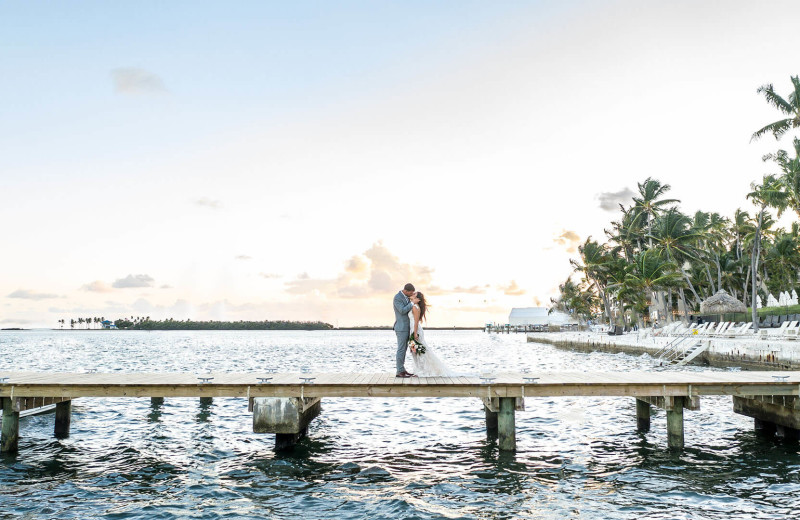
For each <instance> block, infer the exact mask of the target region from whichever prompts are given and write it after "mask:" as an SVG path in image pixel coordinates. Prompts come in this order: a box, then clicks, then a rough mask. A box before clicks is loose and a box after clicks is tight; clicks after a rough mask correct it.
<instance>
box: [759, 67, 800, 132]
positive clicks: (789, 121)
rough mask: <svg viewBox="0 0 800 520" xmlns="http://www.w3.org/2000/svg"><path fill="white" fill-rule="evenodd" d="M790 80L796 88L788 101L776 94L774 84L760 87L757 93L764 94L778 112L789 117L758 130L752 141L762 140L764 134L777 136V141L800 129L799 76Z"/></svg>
mask: <svg viewBox="0 0 800 520" xmlns="http://www.w3.org/2000/svg"><path fill="white" fill-rule="evenodd" d="M789 78H790V79H791V81H792V85H793V86H794V91H792V92H791V93H790V94H789V96H788V98H786V99H784V98H783V97H781V96H779V95H778V94H777V93H775V90H774V89H773V87H772V83H769V84H767V85H762V86H760V87H758V90H757V92H758V93H759V94H764V98H765V99H766V100H767V103H769V104H770V105H772V106H774V107H775V108H777V109H778V111H780V112H781V113H782V114H784V115H786V116H788V117H786V118H785V119H779V120H777V121H775V122H772V123H770V124H768V125H767V126H765V127H764V128H762V129H761V130H757V131H756V132H754V133H753V136H752V137H751V139H750V140H751V141H753V140H756V139H760V138H761V137H762V136H763V135H764V134H768V133H770V134H772V135H773V136H775V139H780V138H781V137H782V136H783V134H785V133H786V132H788V131H789V130H791V129H792V128H800V79H798V77H797V76H790V77H789Z"/></svg>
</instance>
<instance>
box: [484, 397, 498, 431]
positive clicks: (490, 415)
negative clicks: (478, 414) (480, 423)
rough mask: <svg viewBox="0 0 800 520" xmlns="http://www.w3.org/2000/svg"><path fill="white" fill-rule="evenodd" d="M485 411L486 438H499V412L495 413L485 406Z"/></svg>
mask: <svg viewBox="0 0 800 520" xmlns="http://www.w3.org/2000/svg"><path fill="white" fill-rule="evenodd" d="M483 411H484V412H485V413H486V436H487V437H490V438H494V437H497V412H493V411H492V410H490V409H489V407H488V406H486V405H485V404H484V405H483Z"/></svg>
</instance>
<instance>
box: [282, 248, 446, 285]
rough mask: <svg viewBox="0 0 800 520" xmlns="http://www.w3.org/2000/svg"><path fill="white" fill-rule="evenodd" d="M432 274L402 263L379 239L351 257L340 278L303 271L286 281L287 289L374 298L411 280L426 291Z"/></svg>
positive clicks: (419, 267)
mask: <svg viewBox="0 0 800 520" xmlns="http://www.w3.org/2000/svg"><path fill="white" fill-rule="evenodd" d="M432 273H433V269H431V268H430V267H427V266H424V265H413V264H409V263H405V262H401V261H400V259H399V258H398V257H397V256H396V255H394V254H393V253H392V252H391V251H389V249H387V248H386V246H384V245H383V243H381V242H377V243H376V244H373V246H372V247H370V248H369V249H367V250H366V251H364V252H363V253H362V254H360V255H354V256H352V257H351V258H349V259H348V260H347V261H346V262H345V265H344V271H343V272H342V273H340V274H339V275H338V276H337V277H336V278H312V277H311V276H309V275H308V273H303V274H302V275H300V276H298V277H297V279H296V280H292V281H289V282H286V291H287V292H288V293H290V294H298V295H300V294H310V293H313V294H316V295H320V296H326V297H329V298H371V297H376V296H385V295H391V293H393V292H395V291H398V290H399V289H400V288H401V287H402V286H403V285H405V284H406V283H409V282H411V283H413V284H414V285H415V286H417V288H418V289H421V290H423V291H424V290H425V289H426V288H427V287H428V286H430V283H431V275H432Z"/></svg>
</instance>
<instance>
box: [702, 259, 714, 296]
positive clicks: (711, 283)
mask: <svg viewBox="0 0 800 520" xmlns="http://www.w3.org/2000/svg"><path fill="white" fill-rule="evenodd" d="M705 267H706V277H707V278H708V285H709V287H711V294H716V293H717V290H716V289H714V277H713V276H711V269H709V268H708V264H706V266H705Z"/></svg>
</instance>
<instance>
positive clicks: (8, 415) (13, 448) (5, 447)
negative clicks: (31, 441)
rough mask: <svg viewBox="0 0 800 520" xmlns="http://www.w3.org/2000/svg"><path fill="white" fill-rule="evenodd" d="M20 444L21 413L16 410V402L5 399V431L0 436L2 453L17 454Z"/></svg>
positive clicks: (0, 450)
mask: <svg viewBox="0 0 800 520" xmlns="http://www.w3.org/2000/svg"><path fill="white" fill-rule="evenodd" d="M18 444H19V411H17V410H15V409H14V401H13V400H12V399H11V398H10V397H3V430H2V435H0V452H2V453H16V452H17V448H18Z"/></svg>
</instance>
